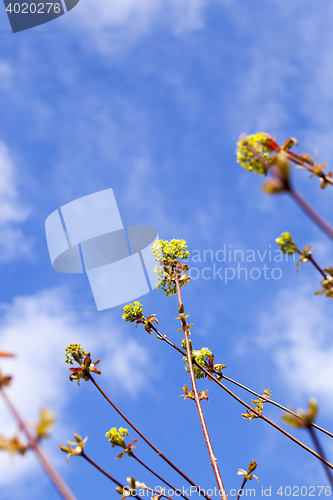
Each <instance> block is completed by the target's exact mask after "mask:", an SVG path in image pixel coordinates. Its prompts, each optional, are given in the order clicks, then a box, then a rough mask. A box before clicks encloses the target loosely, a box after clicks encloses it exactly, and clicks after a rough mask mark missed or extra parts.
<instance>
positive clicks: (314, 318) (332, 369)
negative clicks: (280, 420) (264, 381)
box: [257, 286, 333, 412]
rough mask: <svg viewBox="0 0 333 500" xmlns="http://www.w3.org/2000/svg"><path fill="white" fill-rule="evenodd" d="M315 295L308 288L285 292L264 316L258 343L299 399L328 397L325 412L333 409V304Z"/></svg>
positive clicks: (323, 408)
mask: <svg viewBox="0 0 333 500" xmlns="http://www.w3.org/2000/svg"><path fill="white" fill-rule="evenodd" d="M318 288H319V287H318ZM313 293H314V291H313V290H309V288H308V287H307V286H299V287H298V288H295V289H293V290H285V291H283V292H281V293H280V295H279V296H278V298H277V300H276V302H275V306H274V308H273V310H270V311H267V312H265V313H264V314H263V315H262V318H261V328H260V334H259V336H258V337H257V342H258V344H259V346H260V347H261V348H262V349H264V350H265V351H267V352H268V355H269V356H271V357H272V358H273V361H274V363H275V365H276V366H277V368H278V370H279V374H280V375H279V376H280V377H281V379H284V380H285V381H286V382H287V384H288V385H289V386H290V389H291V390H292V391H293V394H294V395H295V399H299V398H300V397H304V396H306V397H309V396H315V397H318V399H320V398H323V399H324V398H325V407H324V405H323V407H322V408H321V410H322V412H325V411H328V410H331V407H332V406H333V403H332V401H333V400H332V396H333V384H332V380H333V364H332V359H333V337H332V329H331V306H332V304H331V300H330V299H327V298H326V297H321V296H314V295H313Z"/></svg>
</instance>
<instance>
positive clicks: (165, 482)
mask: <svg viewBox="0 0 333 500" xmlns="http://www.w3.org/2000/svg"><path fill="white" fill-rule="evenodd" d="M130 456H131V457H133V458H135V460H136V461H137V462H139V464H141V465H142V466H143V467H145V469H147V470H148V471H149V472H151V473H152V474H154V476H155V477H157V478H158V479H159V480H160V481H162V482H163V483H164V484H166V485H167V486H169V488H171V489H172V490H173V491H174V492H175V493H176V494H177V492H179V495H177V496H181V497H183V498H185V499H186V500H188V497H186V496H185V495H183V494H182V493H181V492H180V490H179V489H177V488H175V487H174V486H172V485H171V484H170V483H168V482H167V481H166V480H165V479H163V478H162V477H161V476H159V475H158V474H156V472H154V471H153V470H152V469H151V468H150V467H148V465H146V464H145V463H144V462H142V460H140V458H138V457H137V456H136V455H135V454H134V453H133V452H132V453H131V455H130Z"/></svg>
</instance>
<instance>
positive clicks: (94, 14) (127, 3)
mask: <svg viewBox="0 0 333 500" xmlns="http://www.w3.org/2000/svg"><path fill="white" fill-rule="evenodd" d="M210 2H211V0H141V1H140V2H138V1H136V0H122V1H121V2H119V1H118V0H99V2H94V1H93V0H86V1H85V2H81V3H80V4H79V6H78V7H77V8H76V10H75V14H74V15H72V16H71V19H64V22H70V23H71V27H72V26H73V21H74V22H77V26H78V27H79V28H80V29H81V28H82V27H83V28H84V29H86V30H88V32H89V34H90V37H89V41H91V40H93V41H94V44H95V45H97V47H98V49H99V50H100V51H101V52H110V51H112V50H116V51H119V50H121V49H122V48H124V46H125V47H127V46H128V45H131V44H132V43H134V42H135V41H136V40H137V39H138V38H140V37H142V36H144V35H146V34H148V33H150V31H151V30H152V29H156V28H159V27H163V26H166V27H167V28H169V29H171V31H172V32H174V33H175V34H182V33H184V32H188V31H192V30H197V29H202V28H203V27H204V21H203V12H204V9H205V7H206V6H207V5H208V4H209V3H210Z"/></svg>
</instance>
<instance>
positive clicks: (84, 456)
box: [81, 450, 140, 500]
mask: <svg viewBox="0 0 333 500" xmlns="http://www.w3.org/2000/svg"><path fill="white" fill-rule="evenodd" d="M81 456H82V457H83V458H85V459H86V460H87V462H89V463H90V464H91V465H93V466H94V467H95V468H96V469H97V470H99V471H100V472H101V473H102V474H104V476H106V477H107V478H108V479H110V480H111V481H112V482H113V483H115V484H116V485H117V486H120V488H128V486H124V485H123V484H121V483H120V482H119V481H117V479H115V478H114V477H112V476H110V474H108V473H107V472H106V471H105V470H104V469H102V467H100V466H99V465H98V464H97V463H96V462H94V460H92V459H91V458H90V457H88V455H86V454H85V452H84V451H83V450H82V452H81ZM131 497H133V498H138V500H140V499H139V497H138V496H136V495H131Z"/></svg>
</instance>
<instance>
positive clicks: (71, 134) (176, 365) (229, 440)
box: [0, 0, 333, 500]
mask: <svg viewBox="0 0 333 500" xmlns="http://www.w3.org/2000/svg"><path fill="white" fill-rule="evenodd" d="M332 21H333V5H332V3H331V2H329V1H326V0H323V1H322V2H320V3H319V2H318V3H314V2H310V1H303V2H301V1H299V0H294V2H290V3H287V2H281V1H280V0H268V1H267V2H265V3H264V4H263V3H262V2H258V1H256V0H252V1H247V2H245V1H244V0H243V1H240V0H234V1H229V0H225V1H223V0H192V1H190V0H154V1H153V0H141V1H140V2H136V1H135V0H122V1H121V2H120V1H116V0H99V2H98V4H96V2H93V1H92V0H81V1H80V3H79V4H78V6H77V7H75V9H73V10H72V11H71V12H70V13H68V14H66V15H64V16H63V17H62V18H60V19H57V20H54V21H52V23H49V24H45V25H43V26H40V27H37V28H34V29H32V30H28V31H26V32H21V33H16V34H15V35H14V34H12V33H11V32H10V26H9V22H8V19H7V18H6V13H5V10H4V8H3V10H2V14H1V15H0V40H1V54H0V107H1V120H0V173H1V175H0V195H1V196H0V236H1V237H0V267H1V276H2V280H1V281H2V287H1V289H0V302H1V304H0V345H1V347H2V348H4V349H5V348H6V349H10V350H13V351H15V352H16V353H17V355H18V356H17V358H16V359H15V360H14V361H9V360H8V361H4V362H3V364H2V365H3V369H4V371H7V372H10V373H12V374H13V375H14V381H15V383H14V384H13V386H12V388H11V389H10V391H9V392H10V394H11V396H12V398H13V399H14V400H15V402H16V404H17V406H18V407H19V408H20V410H21V411H22V413H23V414H24V415H25V417H26V419H27V420H31V419H34V418H36V416H37V414H38V411H39V409H40V408H42V407H43V406H47V407H50V408H52V409H53V410H54V411H55V412H56V413H57V414H58V420H57V424H56V426H55V428H54V432H53V434H52V436H51V438H50V439H49V440H48V442H47V443H46V445H45V447H46V449H47V451H48V452H49V454H50V456H51V457H52V460H53V462H54V463H55V464H56V466H57V467H58V469H59V470H60V472H61V473H62V474H63V475H64V477H65V478H66V480H67V482H68V484H69V485H70V486H71V488H72V489H73V491H74V493H75V495H76V496H77V498H78V499H80V498H86V497H90V498H93V499H94V500H95V499H100V498H101V499H104V498H112V499H113V498H120V497H119V495H118V494H117V493H116V492H115V491H114V486H113V485H112V484H111V483H109V482H108V481H106V480H105V479H104V478H103V477H100V476H99V475H98V473H97V472H96V471H94V470H91V468H90V467H88V465H87V464H85V463H84V461H83V460H81V459H80V458H76V459H75V458H73V459H72V460H71V464H70V465H68V464H67V462H66V457H65V455H64V454H62V453H61V452H60V451H58V450H57V445H58V444H59V443H63V444H64V443H65V442H66V441H67V439H70V438H71V436H72V434H73V432H78V433H80V434H82V435H84V436H86V435H88V436H89V440H88V445H87V453H89V454H90V455H91V456H92V457H93V458H95V459H96V460H97V461H98V462H99V463H100V464H101V465H103V466H104V467H105V468H106V469H107V470H108V471H109V472H110V473H111V474H113V475H114V476H115V477H117V478H119V480H120V481H125V479H126V477H127V476H130V475H135V477H136V479H138V480H141V481H144V482H145V483H147V484H148V483H149V484H155V480H154V479H152V478H151V477H150V476H149V475H148V473H146V472H145V471H142V470H141V469H139V468H138V467H137V465H136V464H134V463H132V462H131V459H130V458H128V457H125V458H123V459H122V460H121V461H119V462H118V461H115V460H114V457H115V456H116V453H115V450H114V449H112V448H111V447H110V445H109V444H108V442H107V440H106V439H105V437H104V434H105V432H106V431H107V430H108V429H110V428H111V427H114V426H117V427H119V426H122V425H123V422H122V421H121V419H120V418H119V417H118V416H117V415H116V414H115V413H114V412H113V411H112V409H111V408H110V407H108V406H107V404H106V403H104V401H103V400H102V399H101V398H100V397H99V396H98V394H96V393H95V391H94V390H93V387H90V385H89V384H88V383H87V384H85V383H82V386H81V387H80V388H79V387H77V385H76V384H75V383H72V384H71V383H70V382H69V380H68V374H69V373H68V366H67V365H65V363H64V349H65V347H66V346H67V345H68V344H69V343H73V342H80V343H81V344H82V345H83V346H84V347H85V349H86V350H91V352H92V356H93V358H99V357H100V358H101V364H100V366H101V370H102V372H103V374H102V376H101V377H100V383H101V385H102V386H103V387H104V388H105V389H106V390H107V392H108V393H109V394H110V396H111V397H112V398H113V399H114V401H115V402H117V404H119V406H120V408H121V409H122V410H123V411H124V412H125V413H126V414H128V415H129V416H130V417H131V418H133V421H134V422H135V423H136V425H137V426H138V427H139V428H140V429H142V430H143V431H144V432H145V433H146V434H147V435H148V436H149V437H150V438H153V440H154V442H155V443H156V445H157V446H158V447H159V448H160V449H161V450H162V451H163V452H164V453H165V454H166V455H167V456H169V457H170V458H172V459H173V460H174V461H175V462H176V463H177V465H179V466H180V467H182V466H183V468H184V469H185V471H186V472H187V473H188V475H189V476H191V477H192V478H193V479H194V480H195V481H196V482H197V483H198V484H200V486H202V487H204V488H211V487H214V486H215V482H214V477H213V474H212V471H211V469H210V466H209V460H208V456H207V452H206V449H205V445H204V441H203V438H202V435H201V433H200V432H201V431H200V427H199V420H198V417H197V414H196V411H195V408H194V404H192V402H191V401H185V402H184V401H183V400H182V399H180V398H179V394H181V392H182V389H181V388H182V386H183V385H184V384H185V383H189V378H188V374H186V372H185V370H184V367H183V365H182V363H181V361H180V360H179V358H178V355H177V354H176V353H173V352H172V351H171V352H170V350H169V349H168V348H167V346H165V345H163V344H162V343H161V342H158V341H157V339H156V338H154V336H149V335H148V334H146V332H145V331H144V330H143V329H140V328H139V327H138V328H137V329H135V328H134V327H132V326H133V325H128V324H124V323H123V322H122V320H121V311H120V310H119V309H118V310H117V309H114V310H108V311H104V312H100V313H97V312H93V311H72V310H71V309H89V308H90V309H91V308H93V307H94V302H93V297H92V294H91V291H90V288H89V284H88V280H87V277H86V276H75V275H64V274H60V273H56V272H55V271H54V270H53V269H52V267H51V265H50V260H49V255H48V251H47V246H46V239H45V231H44V223H45V219H46V218H47V217H48V215H49V214H50V213H51V212H53V211H54V210H55V209H57V208H59V207H60V206H62V205H64V204H66V203H68V202H70V201H72V200H74V199H76V198H79V197H82V196H85V195H88V194H90V193H93V192H96V191H99V190H102V189H107V188H113V190H114V193H115V196H116V199H117V202H118V206H119V210H120V213H121V216H122V219H123V222H124V224H128V225H147V226H152V227H154V228H156V229H157V230H158V233H159V235H160V237H161V238H163V239H169V238H184V239H186V241H187V242H188V247H189V250H190V251H194V250H197V251H199V252H200V255H201V256H202V257H203V251H204V250H211V251H212V252H213V255H214V262H208V261H207V262H206V263H205V262H192V261H190V264H191V266H193V267H196V268H197V269H198V270H199V272H200V273H201V271H202V270H203V268H204V267H209V271H206V276H208V275H209V276H211V277H212V276H213V274H212V268H213V265H214V264H215V265H216V266H218V268H220V267H222V268H223V271H222V275H223V276H224V272H225V268H226V267H230V268H237V265H238V262H228V263H223V262H221V263H219V262H218V261H217V259H216V252H218V250H221V249H223V248H224V245H226V248H227V249H229V248H231V249H232V250H234V249H239V250H243V251H244V252H245V253H246V252H247V251H248V250H254V251H255V252H256V255H257V260H256V262H255V263H248V264H247V268H248V272H250V270H251V269H252V268H253V267H257V268H259V269H261V268H262V266H263V265H264V264H266V265H267V266H268V267H269V268H270V271H269V273H270V272H271V269H272V268H273V267H278V268H279V269H281V278H280V279H273V278H272V277H271V278H270V279H264V277H263V275H261V277H260V278H259V279H257V280H256V279H250V278H249V277H248V279H247V280H246V279H244V277H243V278H242V279H237V274H236V278H235V279H233V280H230V281H229V282H227V283H226V282H225V279H223V280H221V279H219V278H218V277H216V279H210V280H209V279H203V278H202V275H201V274H200V278H198V279H196V280H193V281H192V282H191V283H190V284H189V285H188V287H187V288H186V289H185V290H184V294H183V300H184V304H185V307H186V311H187V313H189V314H190V319H191V322H193V323H194V327H193V337H192V339H193V343H194V345H195V347H197V348H200V347H202V346H207V347H209V348H210V349H211V350H212V351H213V352H214V354H215V356H216V358H215V359H216V360H218V361H219V362H221V363H223V364H225V365H227V369H226V371H225V373H226V375H229V376H230V377H232V378H234V379H237V380H239V381H240V382H243V383H245V384H247V385H249V386H250V387H252V388H253V389H254V390H257V391H258V392H262V390H263V389H264V388H267V387H268V386H269V387H270V389H272V390H273V395H272V397H273V398H275V399H276V400H278V401H280V402H281V403H282V404H285V405H286V406H289V405H292V404H294V405H295V406H296V407H298V406H303V407H304V406H305V405H306V404H307V401H308V398H309V397H310V396H316V397H317V399H318V403H319V407H320V414H319V417H318V423H319V424H322V425H323V426H326V427H328V428H330V426H331V418H330V415H331V411H332V386H331V380H332V375H333V369H332V364H331V359H332V354H333V344H332V340H331V332H330V323H329V321H330V308H331V303H330V301H329V300H328V299H325V297H315V296H314V295H313V293H314V291H316V290H318V289H319V287H320V285H319V280H320V277H319V275H317V274H316V273H315V270H313V269H312V268H311V267H310V266H309V265H303V266H302V267H301V270H300V272H299V273H298V275H297V274H296V273H295V264H294V263H293V262H278V263H273V262H270V261H269V250H271V251H272V252H273V251H274V250H275V248H276V247H275V238H276V237H277V236H278V235H279V234H280V233H281V232H282V231H290V232H291V233H292V234H293V236H294V238H295V240H296V241H297V243H298V245H299V246H300V247H303V246H305V245H312V246H314V247H315V252H316V256H317V258H318V261H320V263H321V264H322V265H323V266H328V265H331V264H332V262H331V261H330V252H331V242H330V241H329V240H328V239H327V238H326V236H325V235H323V234H322V233H321V232H320V231H319V230H318V229H317V228H316V227H315V226H314V225H313V224H312V223H311V222H309V221H308V220H307V218H306V217H305V216H304V215H303V213H302V212H301V211H300V210H299V208H298V207H297V206H295V205H294V204H293V203H292V201H291V200H289V199H288V198H287V197H285V196H280V197H268V196H267V195H265V194H264V193H263V192H262V191H261V189H260V185H261V183H262V178H260V177H259V176H256V175H255V174H250V173H248V172H246V171H245V170H243V169H242V168H241V167H240V166H239V165H238V164H236V159H235V144H236V141H237V138H238V136H239V134H240V133H242V132H246V133H254V132H257V131H261V130H264V131H267V132H269V133H271V134H272V135H273V136H274V137H276V138H277V140H278V142H280V143H281V142H283V141H284V139H285V138H286V137H288V136H294V137H297V138H298V140H299V142H300V151H303V150H304V151H308V152H309V153H310V154H314V151H315V149H316V148H317V149H319V159H320V161H327V162H328V163H330V162H331V158H332V156H333V146H332V144H333V142H332V140H331V137H332V134H333V92H332V88H333V70H332V63H331V60H332V53H333V35H332V30H331V26H332ZM293 175H294V178H295V185H296V186H297V187H298V188H299V190H300V191H301V192H302V193H303V194H304V196H305V197H306V198H307V199H308V200H309V201H310V202H311V203H312V204H313V205H314V206H315V207H316V208H317V209H318V210H319V211H320V212H321V213H322V214H323V215H324V216H326V217H327V219H328V220H329V219H330V218H331V214H332V207H333V203H332V197H331V191H330V189H329V188H328V189H327V190H326V191H324V192H322V191H321V190H319V188H318V182H317V180H316V179H312V180H311V181H309V180H308V175H307V174H306V173H305V172H304V171H299V170H295V172H294V173H293ZM270 245H271V247H270ZM258 251H259V252H260V256H263V255H264V252H265V251H266V255H265V257H264V262H261V261H260V258H259V255H258V253H257V252H258ZM193 255H198V252H196V253H194V254H193ZM207 255H208V254H207ZM229 273H230V275H232V271H229ZM244 275H245V272H243V276H244ZM254 275H255V276H256V274H255V273H254ZM269 276H271V275H270V274H269ZM142 302H143V304H144V311H145V312H146V314H151V313H156V314H157V317H158V318H159V321H160V327H161V330H162V331H163V332H165V333H166V334H167V335H168V337H169V338H170V339H171V340H173V341H174V342H175V343H178V344H180V342H181V337H180V333H177V329H178V327H179V325H178V323H177V321H176V320H175V319H174V318H175V316H176V315H177V304H176V298H175V297H168V298H166V297H164V295H163V293H162V292H158V291H157V290H155V291H153V292H152V293H150V294H148V295H147V296H144V297H143V298H142ZM199 386H200V390H204V389H207V388H208V389H209V391H210V392H209V396H210V401H209V403H207V404H205V403H204V410H205V413H206V415H207V422H208V425H209V428H210V430H211V435H212V441H213V446H214V450H215V453H216V455H217V458H218V463H219V466H220V470H221V473H222V477H223V481H224V483H225V486H226V489H227V491H230V489H231V488H237V487H238V486H239V485H240V483H241V481H240V479H241V478H240V477H239V476H237V469H238V468H246V467H247V465H248V463H249V462H250V461H251V460H252V459H254V460H256V461H257V462H258V463H259V466H258V469H257V474H258V476H259V479H260V483H259V484H258V485H253V483H254V481H253V482H252V483H251V487H256V492H257V496H260V495H261V487H262V486H263V487H264V488H268V487H270V486H271V487H272V497H273V498H280V497H279V496H277V494H276V492H277V490H278V488H279V487H280V486H283V487H285V486H291V487H292V486H302V485H304V486H307V487H309V486H310V485H314V486H320V485H326V484H327V483H326V478H325V476H324V473H323V471H322V467H321V464H320V463H318V462H317V461H316V460H315V459H314V458H313V457H311V456H310V455H308V454H306V452H305V451H303V450H301V449H298V448H297V447H296V446H295V445H294V444H293V443H291V442H289V441H288V440H287V438H285V437H283V436H282V435H279V434H278V433H276V431H274V430H273V429H271V428H269V427H268V426H267V425H266V424H265V423H264V422H261V421H260V422H259V421H253V422H252V424H251V425H249V423H248V422H247V421H245V420H243V419H242V417H241V413H242V411H243V410H242V407H241V406H240V405H239V404H238V403H236V402H234V401H232V400H230V399H229V397H228V396H227V395H226V394H224V392H223V391H222V390H220V389H218V388H217V387H212V384H210V383H208V382H205V381H204V382H201V383H200V384H199ZM237 393H238V394H239V395H241V396H244V399H245V400H246V401H247V402H249V403H250V399H251V398H250V397H248V396H247V395H246V393H241V392H240V391H237ZM0 411H1V429H0V433H1V434H9V433H10V432H13V431H14V430H15V426H14V425H13V423H12V422H11V419H10V417H9V416H8V414H7V412H6V409H5V408H4V407H3V406H2V403H1V406H0ZM265 411H266V414H267V415H268V416H271V417H272V418H274V419H275V420H276V421H277V422H279V423H280V412H279V411H275V410H274V408H270V407H268V408H267V409H265ZM295 434H296V436H297V437H299V438H301V439H303V440H304V441H305V442H306V443H308V438H307V436H306V435H303V434H302V432H301V431H299V432H297V431H296V433H295ZM135 437H136V436H135V435H134V433H133V432H131V433H130V438H133V439H135ZM322 443H323V445H324V446H325V449H326V451H327V455H328V456H329V457H330V456H332V453H333V446H332V443H331V442H330V440H328V439H325V438H322ZM137 452H138V456H139V457H141V458H142V459H144V460H146V461H147V463H148V465H153V466H156V468H157V467H158V472H159V473H161V474H162V475H163V474H165V475H168V478H169V479H170V480H171V481H173V482H174V483H175V484H177V485H182V481H179V479H178V478H177V477H176V476H175V475H174V474H173V473H172V472H169V471H168V469H166V467H165V466H164V463H163V462H162V460H160V461H158V460H157V459H156V457H155V455H154V454H153V452H151V451H150V450H149V449H147V447H146V445H145V444H144V443H141V442H139V443H138V445H137ZM0 458H1V470H2V471H5V472H4V473H2V474H1V475H0V493H1V498H2V499H4V500H9V499H11V500H16V499H21V500H26V499H27V500H28V499H29V500H30V499H31V498H34V499H35V500H45V498H48V500H53V499H57V498H58V495H57V493H56V492H55V491H54V489H53V487H52V485H50V484H49V482H48V480H47V478H45V477H44V473H43V472H42V471H41V469H40V467H39V465H38V464H37V463H36V462H35V459H34V457H32V456H31V457H24V459H21V458H19V457H18V458H17V457H14V458H13V459H12V460H8V457H5V456H2V457H0ZM230 498H232V497H230Z"/></svg>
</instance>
